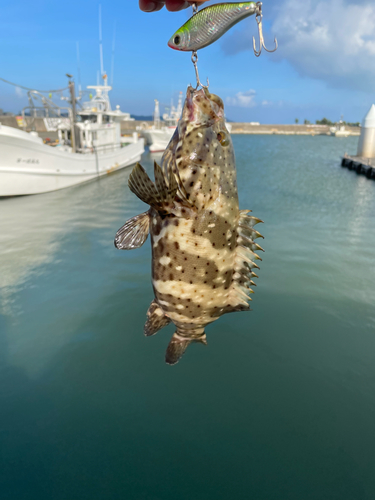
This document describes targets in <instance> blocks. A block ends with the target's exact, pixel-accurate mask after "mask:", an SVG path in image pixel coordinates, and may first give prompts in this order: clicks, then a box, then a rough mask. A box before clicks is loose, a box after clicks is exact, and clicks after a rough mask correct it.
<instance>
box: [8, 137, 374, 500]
mask: <svg viewBox="0 0 375 500" xmlns="http://www.w3.org/2000/svg"><path fill="white" fill-rule="evenodd" d="M233 140H234V146H235V151H236V156H237V170H238V185H239V196H240V207H241V208H242V209H245V208H246V209H252V210H253V215H255V216H256V217H260V218H261V219H262V220H264V221H265V223H264V224H263V225H262V227H261V228H260V229H259V230H260V231H261V232H262V234H263V235H264V236H265V240H264V241H261V242H260V243H261V245H262V246H263V247H264V248H265V250H266V252H265V254H262V258H263V262H261V263H260V267H261V270H260V271H259V272H258V275H259V279H258V280H257V285H258V286H257V287H256V289H255V292H256V293H255V294H254V295H253V296H252V297H253V301H252V303H251V307H252V311H251V312H246V313H236V314H228V315H226V316H223V317H222V318H220V319H219V320H218V321H217V322H215V323H214V324H212V325H210V326H209V327H208V328H207V339H208V345H207V346H203V345H198V344H196V345H192V346H191V347H189V349H188V350H187V352H186V354H185V356H184V357H183V358H182V360H181V361H180V363H179V364H178V365H176V366H173V367H171V366H167V365H166V364H165V363H164V353H165V349H166V346H167V344H168V342H169V339H170V337H171V335H172V333H173V331H174V330H173V326H172V325H169V326H168V327H167V328H165V329H164V330H162V331H160V332H159V333H158V334H157V335H156V336H154V337H152V338H145V337H144V335H143V325H144V322H145V315H146V311H147V308H148V306H149V304H150V302H151V300H152V298H153V293H152V287H151V281H150V244H149V241H147V242H146V244H145V245H144V246H143V247H142V248H141V249H138V250H134V251H131V252H126V251H119V250H116V249H115V247H114V245H113V238H114V235H115V233H116V231H117V229H118V228H119V227H120V226H121V225H122V224H123V223H124V222H125V220H126V219H127V218H129V217H131V216H133V215H136V214H138V213H140V212H143V211H145V210H146V206H145V205H144V204H143V203H142V202H141V201H139V200H138V199H137V198H136V197H135V196H134V195H133V194H132V193H131V192H130V191H129V189H128V187H127V179H128V176H129V173H130V169H127V170H123V171H120V172H117V173H115V174H113V175H110V176H108V177H106V178H103V179H101V180H99V181H97V182H92V183H89V184H86V185H82V186H77V187H74V188H70V189H66V190H62V191H58V192H54V193H49V194H44V195H38V196H30V197H20V198H12V199H2V200H0V212H1V218H0V301H1V302H0V492H1V495H0V497H1V499H2V500H51V499H53V500H71V499H74V500H75V499H77V500H86V499H87V500H107V499H111V500H117V499H119V500H120V499H127V500H177V499H178V500H207V499H214V500H229V499H235V500H248V499H256V500H284V499H288V500H373V499H374V498H375V429H374V422H375V368H374V359H375V307H374V304H375V266H374V255H375V182H374V181H371V180H368V179H366V178H365V177H364V176H358V175H357V174H356V173H354V172H352V171H348V170H347V169H342V168H341V167H340V156H342V155H343V154H344V152H345V151H347V152H348V153H352V154H354V153H355V151H356V148H357V142H358V138H355V137H348V138H343V139H337V138H334V137H325V136H320V137H311V136H308V137H305V136H303V137H302V136H234V138H233ZM153 159H154V157H151V156H150V155H147V154H145V155H144V157H143V160H142V163H143V165H144V166H145V167H146V168H147V170H148V171H149V172H151V169H152V162H153ZM155 159H157V160H160V156H155Z"/></svg>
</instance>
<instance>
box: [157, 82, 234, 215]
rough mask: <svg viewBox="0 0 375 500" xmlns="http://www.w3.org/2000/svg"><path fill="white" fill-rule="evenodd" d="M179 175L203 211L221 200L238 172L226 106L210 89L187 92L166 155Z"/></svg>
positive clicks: (190, 89) (166, 159)
mask: <svg viewBox="0 0 375 500" xmlns="http://www.w3.org/2000/svg"><path fill="white" fill-rule="evenodd" d="M162 161H163V164H164V166H165V165H166V164H167V163H168V162H169V161H170V162H171V164H172V165H173V168H175V169H176V170H177V172H178V174H177V176H178V179H179V183H180V184H182V185H183V191H184V193H186V196H187V198H188V199H189V201H190V202H192V203H193V204H194V206H195V207H196V208H197V209H198V210H199V209H200V208H204V207H206V206H207V205H208V204H209V203H211V202H212V201H213V200H215V199H217V197H218V196H219V193H220V192H221V191H222V190H225V191H227V192H228V193H229V192H231V196H232V191H231V188H229V187H228V186H227V184H228V182H229V181H230V180H231V179H232V178H231V177H230V175H231V173H232V172H235V158H234V151H233V144H232V140H231V137H230V134H229V133H228V130H227V128H226V126H225V116H224V104H223V101H222V99H221V98H220V97H218V96H217V95H215V94H212V93H211V92H210V91H209V90H208V88H207V87H204V88H203V89H200V90H196V89H194V88H193V87H191V86H189V87H188V89H187V94H186V99H185V103H184V108H183V111H182V116H181V119H180V121H179V123H178V126H177V129H176V132H175V135H174V136H173V138H172V140H171V142H170V144H169V146H168V148H167V150H166V151H165V153H164V156H163V160H162Z"/></svg>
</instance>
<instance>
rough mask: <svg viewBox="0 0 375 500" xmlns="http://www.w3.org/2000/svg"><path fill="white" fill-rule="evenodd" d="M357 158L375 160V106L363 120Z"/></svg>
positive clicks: (374, 105)
mask: <svg viewBox="0 0 375 500" xmlns="http://www.w3.org/2000/svg"><path fill="white" fill-rule="evenodd" d="M357 156H362V157H363V158H375V104H373V105H372V106H371V108H370V111H369V112H368V113H367V115H366V116H365V117H364V119H363V122H362V127H361V135H360V138H359V141H358V151H357Z"/></svg>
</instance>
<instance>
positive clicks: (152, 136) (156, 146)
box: [138, 92, 232, 153]
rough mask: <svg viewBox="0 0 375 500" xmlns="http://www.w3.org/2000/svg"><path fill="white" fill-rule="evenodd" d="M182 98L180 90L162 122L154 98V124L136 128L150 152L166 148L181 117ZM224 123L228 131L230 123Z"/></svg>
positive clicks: (162, 150) (159, 151)
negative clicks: (176, 102) (176, 101)
mask: <svg viewBox="0 0 375 500" xmlns="http://www.w3.org/2000/svg"><path fill="white" fill-rule="evenodd" d="M182 99H183V96H182V92H180V95H179V98H178V104H177V108H175V107H174V106H173V104H172V105H171V109H170V112H169V114H168V113H164V114H163V122H161V120H160V109H159V101H158V100H157V99H155V109H154V124H153V125H152V126H151V127H149V128H145V127H144V126H143V127H142V126H141V127H139V128H138V130H139V131H140V132H141V134H142V136H143V137H144V138H145V139H146V143H147V144H149V150H150V153H162V152H164V151H165V149H166V148H167V146H168V144H169V141H170V140H171V139H172V136H173V134H174V131H175V130H176V127H177V124H178V120H179V119H180V118H181V113H182ZM161 123H163V125H162V124H161ZM225 125H226V127H227V130H228V132H229V133H230V132H231V130H232V125H231V124H230V123H225Z"/></svg>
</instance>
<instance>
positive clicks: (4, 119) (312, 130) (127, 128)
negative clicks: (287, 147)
mask: <svg viewBox="0 0 375 500" xmlns="http://www.w3.org/2000/svg"><path fill="white" fill-rule="evenodd" d="M0 124H2V125H5V126H8V127H14V128H17V129H19V130H22V128H21V127H19V126H18V124H17V120H16V117H15V116H0ZM230 124H231V125H232V132H231V134H253V135H311V136H315V135H331V131H330V128H331V127H330V126H328V125H314V124H311V125H304V124H301V125H299V124H298V125H296V124H295V125H282V124H266V125H262V124H259V125H255V124H253V123H248V122H230ZM35 125H36V132H38V134H39V135H40V136H41V137H44V138H45V137H48V136H49V135H51V136H52V135H53V132H48V131H47V129H46V127H45V124H44V121H43V118H36V119H35ZM152 125H153V122H152V121H139V120H134V121H124V122H121V133H122V134H132V133H133V132H135V131H136V128H137V127H143V128H145V129H146V128H148V127H151V126H152ZM345 130H347V131H348V132H349V135H350V136H357V137H358V136H359V135H360V133H361V127H349V126H347V125H345ZM139 132H140V133H141V132H142V131H141V130H139Z"/></svg>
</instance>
